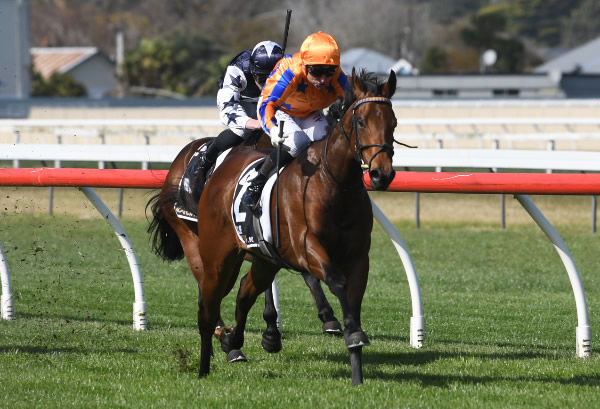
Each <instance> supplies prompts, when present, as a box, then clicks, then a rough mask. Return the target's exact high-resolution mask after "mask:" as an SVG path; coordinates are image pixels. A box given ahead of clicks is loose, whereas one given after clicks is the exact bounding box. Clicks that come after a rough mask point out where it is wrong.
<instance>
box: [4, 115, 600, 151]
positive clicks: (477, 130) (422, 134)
mask: <svg viewBox="0 0 600 409" xmlns="http://www.w3.org/2000/svg"><path fill="white" fill-rule="evenodd" d="M223 129H224V126H223V125H222V124H221V122H220V121H218V120H217V119H214V120H213V119H201V120H200V119H199V120H193V119H64V120H60V119H17V120H14V119H0V143H32V142H33V143H86V144H94V143H98V144H140V143H145V144H151V145H155V144H158V145H161V144H175V145H181V144H183V143H185V142H186V141H190V140H193V139H199V138H203V137H209V136H216V135H217V134H218V133H219V132H220V131H221V130H223ZM395 136H396V138H397V139H400V140H420V141H423V142H424V143H426V142H427V141H431V140H434V141H451V140H456V139H460V138H468V139H471V140H473V139H474V138H476V139H477V141H478V143H479V144H480V146H479V147H484V146H483V144H484V143H486V142H487V143H489V142H490V141H491V142H492V143H493V142H496V143H498V142H506V143H507V144H508V147H509V148H510V147H512V144H513V143H514V142H515V141H532V140H537V141H542V142H543V141H554V140H568V141H571V143H572V146H571V148H572V149H577V142H578V141H580V140H586V139H587V140H596V141H600V117H574V116H567V117H535V118H534V117H528V118H521V117H485V118H484V117H460V118H457V117H450V118H439V117H436V118H430V117H414V118H406V117H402V116H398V128H397V130H396V133H395ZM425 146H426V145H425Z"/></svg>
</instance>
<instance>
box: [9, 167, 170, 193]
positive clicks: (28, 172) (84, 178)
mask: <svg viewBox="0 0 600 409" xmlns="http://www.w3.org/2000/svg"><path fill="white" fill-rule="evenodd" d="M166 177H167V171H166V170H142V169H70V168H28V169H0V185H4V186H82V187H130V188H150V189H151V188H158V187H161V186H162V184H163V182H164V180H165V178H166Z"/></svg>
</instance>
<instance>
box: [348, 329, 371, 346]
mask: <svg viewBox="0 0 600 409" xmlns="http://www.w3.org/2000/svg"><path fill="white" fill-rule="evenodd" d="M370 344H371V343H370V342H369V338H367V335H366V334H365V333H364V332H362V331H356V332H353V333H352V334H350V335H349V336H348V337H347V338H346V348H348V349H354V348H359V347H364V346H366V345H370Z"/></svg>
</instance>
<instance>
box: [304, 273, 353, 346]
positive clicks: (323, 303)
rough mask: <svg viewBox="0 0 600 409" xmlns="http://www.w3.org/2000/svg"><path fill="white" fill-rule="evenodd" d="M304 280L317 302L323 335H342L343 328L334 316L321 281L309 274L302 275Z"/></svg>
mask: <svg viewBox="0 0 600 409" xmlns="http://www.w3.org/2000/svg"><path fill="white" fill-rule="evenodd" d="M302 278H304V282H305V283H306V285H307V286H308V288H309V289H310V293H311V294H312V296H313V299H314V300H315V304H316V306H317V311H318V315H319V319H320V320H321V322H322V323H323V333H325V334H333V335H342V334H343V331H342V326H341V325H340V322H339V321H338V320H337V318H335V315H333V309H332V308H331V305H329V302H328V301H327V297H325V293H324V292H323V288H322V287H321V282H320V281H319V279H318V278H317V277H315V276H313V275H312V274H309V273H307V272H303V273H302Z"/></svg>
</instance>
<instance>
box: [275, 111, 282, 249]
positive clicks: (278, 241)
mask: <svg viewBox="0 0 600 409" xmlns="http://www.w3.org/2000/svg"><path fill="white" fill-rule="evenodd" d="M283 123H284V121H279V142H278V143H277V160H276V162H277V164H276V166H275V172H277V175H275V248H277V249H278V248H279V247H280V245H281V236H280V232H279V156H280V155H281V139H282V138H283Z"/></svg>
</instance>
